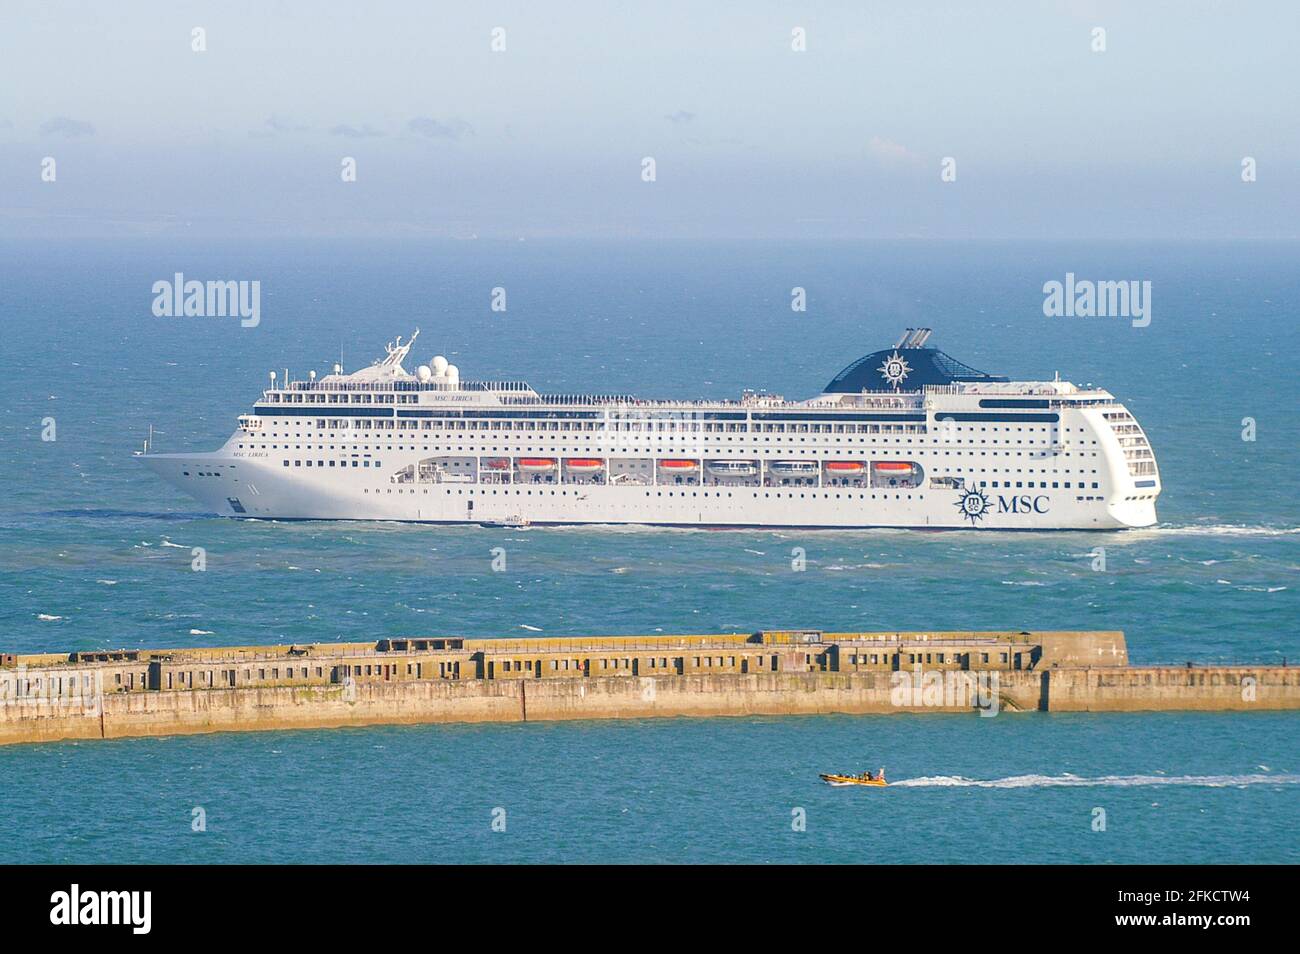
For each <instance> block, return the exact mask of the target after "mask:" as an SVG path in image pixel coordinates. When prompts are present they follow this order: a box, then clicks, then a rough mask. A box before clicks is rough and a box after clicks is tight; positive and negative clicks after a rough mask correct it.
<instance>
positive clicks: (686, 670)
mask: <svg viewBox="0 0 1300 954" xmlns="http://www.w3.org/2000/svg"><path fill="white" fill-rule="evenodd" d="M1296 708H1300V670H1297V669H1294V668H1288V667H1277V666H1274V667H1270V666H1213V667H1199V666H1197V667H1174V666H1155V667H1133V666H1129V665H1128V652H1127V647H1126V645H1125V641H1124V635H1123V634H1122V633H1118V632H1036V633H1031V632H935V633H822V632H819V631H815V630H798V631H764V632H758V633H754V634H752V635H743V634H742V635H726V634H723V635H699V636H627V637H582V638H560V639H555V638H551V639H460V638H455V637H446V638H407V639H383V640H379V641H378V642H375V643H317V644H311V645H304V646H246V647H223V648H210V649H176V650H156V651H145V650H121V651H115V652H98V651H97V652H74V653H70V654H44V655H26V656H12V655H4V656H0V744H5V743H16V742H38V741H53V740H57V739H90V738H119V737H127V736H149V735H172V734H185V733H196V732H220V731H242V730H258V729H291V728H323V727H333V726H346V725H369V724H380V723H426V722H509V721H528V720H536V721H543V720H558V719H616V718H647V717H656V716H743V715H794V714H822V713H899V712H910V711H916V712H926V711H939V712H945V711H946V712H953V711H971V710H977V711H979V712H980V713H981V714H982V715H993V714H997V713H1000V712H1026V711H1049V712H1056V711H1062V712H1064V711H1142V710H1161V709H1165V710H1175V709H1214V710H1229V709H1233V710H1251V709H1296Z"/></svg>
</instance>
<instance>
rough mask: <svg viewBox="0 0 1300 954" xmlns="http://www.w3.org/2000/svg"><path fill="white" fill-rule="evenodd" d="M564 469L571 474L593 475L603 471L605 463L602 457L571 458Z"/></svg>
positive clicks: (565, 463)
mask: <svg viewBox="0 0 1300 954" xmlns="http://www.w3.org/2000/svg"><path fill="white" fill-rule="evenodd" d="M564 467H565V469H566V470H567V471H568V472H569V473H571V474H591V473H595V472H596V471H598V470H603V469H604V468H605V461H604V460H603V459H602V458H600V457H570V458H568V459H567V460H566V461H565V462H564Z"/></svg>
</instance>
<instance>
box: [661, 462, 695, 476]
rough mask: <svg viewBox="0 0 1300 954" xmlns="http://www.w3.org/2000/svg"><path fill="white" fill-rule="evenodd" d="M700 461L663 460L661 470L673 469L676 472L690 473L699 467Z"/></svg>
mask: <svg viewBox="0 0 1300 954" xmlns="http://www.w3.org/2000/svg"><path fill="white" fill-rule="evenodd" d="M699 466H700V465H699V463H698V462H697V461H693V460H661V461H660V462H659V467H660V469H661V470H668V471H672V472H673V473H674V474H690V473H693V472H694V471H695V470H697V469H698V468H699Z"/></svg>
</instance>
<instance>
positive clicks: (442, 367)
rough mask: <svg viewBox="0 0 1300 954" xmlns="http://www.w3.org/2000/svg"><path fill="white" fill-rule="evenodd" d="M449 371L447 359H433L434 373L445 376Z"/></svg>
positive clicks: (439, 357) (440, 357) (439, 356)
mask: <svg viewBox="0 0 1300 954" xmlns="http://www.w3.org/2000/svg"><path fill="white" fill-rule="evenodd" d="M446 371H447V359H446V358H444V357H443V356H442V355H438V356H437V357H436V358H434V359H433V373H434V374H437V375H442V374H445V373H446Z"/></svg>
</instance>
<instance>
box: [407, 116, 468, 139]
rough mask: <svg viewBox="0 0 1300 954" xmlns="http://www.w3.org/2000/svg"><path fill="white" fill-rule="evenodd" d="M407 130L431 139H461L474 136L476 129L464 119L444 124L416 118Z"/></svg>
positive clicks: (427, 118) (436, 120)
mask: <svg viewBox="0 0 1300 954" xmlns="http://www.w3.org/2000/svg"><path fill="white" fill-rule="evenodd" d="M406 128H407V129H409V130H410V131H411V132H413V133H415V134H416V135H418V136H426V137H428V138H429V139H453V140H455V139H459V138H460V137H461V136H472V135H474V127H473V126H471V125H470V124H469V123H467V122H465V120H463V119H450V120H448V121H447V122H445V123H444V122H442V120H439V119H430V118H429V117H428V116H416V117H415V118H414V119H412V120H411V121H410V122H409V123H407V124H406Z"/></svg>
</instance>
